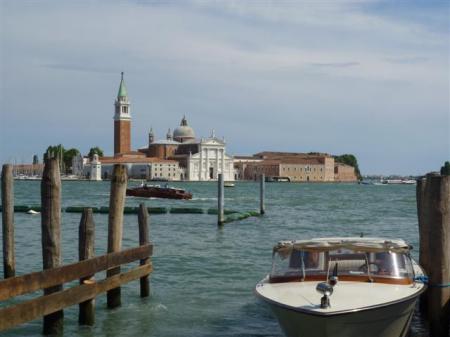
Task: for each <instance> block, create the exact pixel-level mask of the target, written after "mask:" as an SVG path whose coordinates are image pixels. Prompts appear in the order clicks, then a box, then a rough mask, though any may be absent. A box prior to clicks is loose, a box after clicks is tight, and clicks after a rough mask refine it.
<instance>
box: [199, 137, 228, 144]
mask: <svg viewBox="0 0 450 337" xmlns="http://www.w3.org/2000/svg"><path fill="white" fill-rule="evenodd" d="M201 144H202V145H220V146H225V142H224V141H223V140H221V139H219V138H207V139H202V141H201Z"/></svg>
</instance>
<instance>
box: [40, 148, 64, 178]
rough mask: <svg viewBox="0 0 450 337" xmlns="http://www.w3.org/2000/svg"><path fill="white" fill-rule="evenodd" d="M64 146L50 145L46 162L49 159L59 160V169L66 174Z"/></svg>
mask: <svg viewBox="0 0 450 337" xmlns="http://www.w3.org/2000/svg"><path fill="white" fill-rule="evenodd" d="M64 152H65V149H64V146H62V145H61V144H58V145H53V146H52V145H50V146H49V147H47V150H46V151H45V153H44V161H45V160H46V159H48V158H55V159H57V160H58V162H59V169H60V170H61V172H65V170H64V161H63V158H64Z"/></svg>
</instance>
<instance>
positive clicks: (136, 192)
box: [126, 187, 192, 200]
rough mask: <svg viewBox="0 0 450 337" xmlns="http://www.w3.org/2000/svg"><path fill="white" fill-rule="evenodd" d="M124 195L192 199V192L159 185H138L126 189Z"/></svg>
mask: <svg viewBox="0 0 450 337" xmlns="http://www.w3.org/2000/svg"><path fill="white" fill-rule="evenodd" d="M126 195H127V196H130V197H141V198H165V199H184V200H189V199H192V194H191V193H189V192H186V191H183V190H177V189H172V188H159V187H138V188H132V189H131V188H130V189H127V191H126Z"/></svg>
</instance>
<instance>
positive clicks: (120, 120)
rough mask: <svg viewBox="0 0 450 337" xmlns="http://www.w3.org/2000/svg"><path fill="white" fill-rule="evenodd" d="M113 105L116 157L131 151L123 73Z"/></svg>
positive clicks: (129, 118)
mask: <svg viewBox="0 0 450 337" xmlns="http://www.w3.org/2000/svg"><path fill="white" fill-rule="evenodd" d="M114 105H115V113H114V156H117V155H119V154H121V153H127V152H130V151H131V115H130V101H129V100H128V94H127V88H126V87H125V82H124V80H123V72H122V77H121V80H120V86H119V93H118V94H117V99H116V101H115V103H114Z"/></svg>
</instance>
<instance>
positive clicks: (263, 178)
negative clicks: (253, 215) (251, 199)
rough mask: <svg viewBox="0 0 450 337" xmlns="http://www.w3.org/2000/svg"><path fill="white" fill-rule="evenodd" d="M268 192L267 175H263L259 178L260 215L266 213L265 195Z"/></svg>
mask: <svg viewBox="0 0 450 337" xmlns="http://www.w3.org/2000/svg"><path fill="white" fill-rule="evenodd" d="M265 192H266V175H265V174H264V173H263V174H261V176H260V178H259V213H260V214H261V215H263V214H264V213H266V209H265V205H264V195H265Z"/></svg>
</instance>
